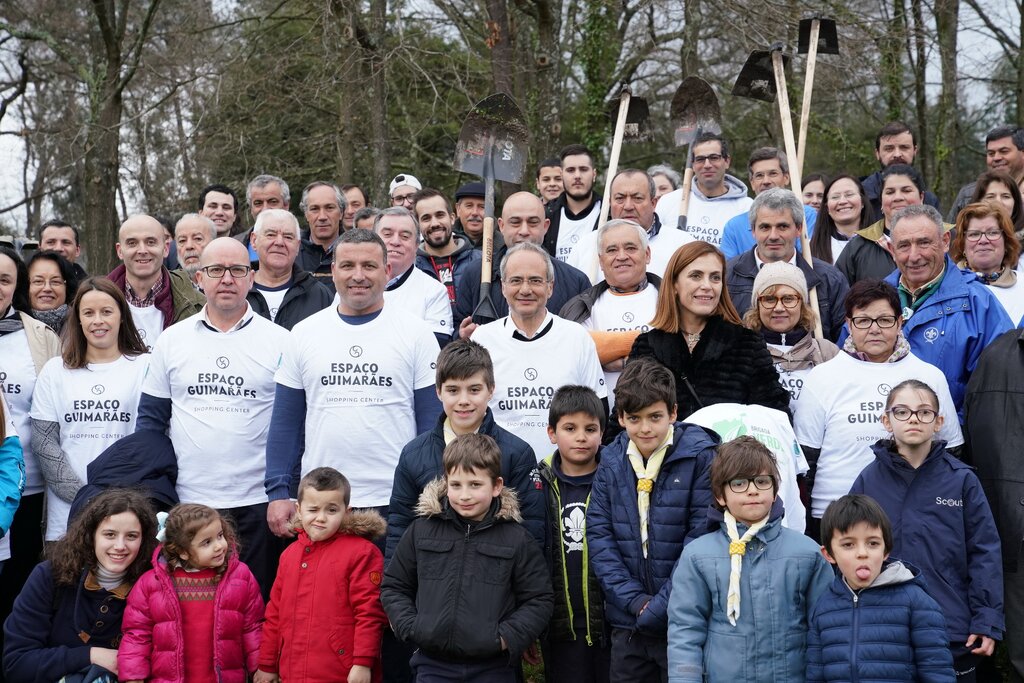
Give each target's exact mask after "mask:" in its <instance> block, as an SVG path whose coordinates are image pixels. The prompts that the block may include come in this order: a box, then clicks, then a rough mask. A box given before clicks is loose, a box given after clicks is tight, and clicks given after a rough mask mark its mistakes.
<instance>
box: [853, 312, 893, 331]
mask: <svg viewBox="0 0 1024 683" xmlns="http://www.w3.org/2000/svg"><path fill="white" fill-rule="evenodd" d="M850 322H852V323H853V326H854V327H856V328H857V329H858V330H870V329H871V325H872V324H876V325H878V326H879V327H880V328H882V329H883V330H887V329H889V328H890V327H895V326H896V316H894V315H881V316H879V317H877V318H867V317H864V318H851V319H850Z"/></svg>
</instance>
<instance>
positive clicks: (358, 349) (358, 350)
mask: <svg viewBox="0 0 1024 683" xmlns="http://www.w3.org/2000/svg"><path fill="white" fill-rule="evenodd" d="M348 355H350V356H352V357H353V358H359V356H361V355H363V347H362V346H353V347H352V348H351V349H349V350H348Z"/></svg>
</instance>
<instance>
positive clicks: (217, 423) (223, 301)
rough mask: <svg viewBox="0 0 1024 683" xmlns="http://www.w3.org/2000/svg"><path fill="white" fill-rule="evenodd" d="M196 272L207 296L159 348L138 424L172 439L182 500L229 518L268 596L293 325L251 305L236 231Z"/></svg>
mask: <svg viewBox="0 0 1024 683" xmlns="http://www.w3.org/2000/svg"><path fill="white" fill-rule="evenodd" d="M196 277H197V279H198V281H199V285H200V286H201V287H202V288H203V291H205V292H206V295H207V297H208V301H207V303H206V306H204V307H203V308H202V310H201V311H200V312H199V314H198V315H196V316H195V317H194V318H193V319H192V320H189V321H187V322H184V323H182V324H180V325H175V326H173V327H172V328H170V329H169V330H167V331H166V332H164V334H162V335H161V336H160V339H159V340H158V341H157V342H156V344H155V346H154V347H153V355H152V358H151V359H150V364H149V372H148V373H147V374H146V379H145V382H144V383H143V386H142V399H141V401H140V402H139V418H138V426H137V428H136V429H137V431H153V432H159V433H161V434H167V436H168V437H169V438H170V440H171V443H172V444H173V445H174V452H175V454H176V455H177V459H178V481H177V485H176V487H175V488H176V489H177V492H178V498H179V499H180V500H181V502H182V503H201V504H203V505H209V506H210V507H214V508H217V509H218V510H220V511H221V512H224V513H226V514H229V515H230V516H231V518H232V519H233V520H234V522H235V526H236V527H237V529H238V534H239V536H240V537H241V547H242V551H241V560H242V561H243V562H245V563H246V564H247V565H248V566H249V569H251V570H252V573H253V575H254V576H255V577H256V580H257V582H258V583H259V584H260V588H261V589H262V590H263V595H264V598H266V597H267V596H269V594H270V586H271V584H272V583H273V580H274V575H275V573H276V568H277V561H276V557H277V551H278V550H279V548H278V547H277V544H276V542H275V541H274V540H273V537H272V535H271V534H270V531H269V529H268V528H267V525H266V522H265V521H264V520H265V519H266V517H267V494H266V491H265V490H264V488H263V478H264V470H265V467H266V459H265V453H266V447H267V432H268V430H269V427H270V414H271V412H272V410H273V405H274V372H275V371H276V370H277V364H278V360H279V359H280V358H281V354H282V353H283V352H284V349H285V346H286V344H287V343H288V331H287V330H285V329H284V328H283V327H280V326H279V325H275V324H274V323H272V322H270V321H269V320H267V319H266V318H264V317H262V316H260V315H257V314H256V313H255V312H254V311H253V310H252V308H251V307H250V306H249V304H248V303H247V302H246V298H245V297H246V295H247V294H248V293H249V289H250V288H251V287H252V282H253V271H252V268H251V266H250V265H249V250H248V249H246V248H245V246H244V245H242V243H241V242H239V241H237V240H235V239H234V238H231V237H218V238H217V239H215V240H213V241H212V242H210V243H209V244H208V245H207V246H206V248H205V249H203V253H202V255H201V256H200V263H199V270H198V274H197V275H196Z"/></svg>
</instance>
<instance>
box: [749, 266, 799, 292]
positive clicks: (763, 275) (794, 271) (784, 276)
mask: <svg viewBox="0 0 1024 683" xmlns="http://www.w3.org/2000/svg"><path fill="white" fill-rule="evenodd" d="M772 285H786V286H788V287H792V288H793V289H795V290H796V293H797V294H799V295H800V297H801V298H802V299H803V300H804V301H807V278H805V277H804V272H803V271H802V270H800V269H799V268H797V267H796V266H794V265H793V264H791V263H786V262H785V261H775V262H774V263H766V264H764V265H763V266H761V271H760V272H759V273H758V274H757V277H756V278H754V291H753V298H754V300H755V301H756V300H757V298H758V297H760V296H761V293H762V292H764V290H766V289H768V288H769V287H771V286H772Z"/></svg>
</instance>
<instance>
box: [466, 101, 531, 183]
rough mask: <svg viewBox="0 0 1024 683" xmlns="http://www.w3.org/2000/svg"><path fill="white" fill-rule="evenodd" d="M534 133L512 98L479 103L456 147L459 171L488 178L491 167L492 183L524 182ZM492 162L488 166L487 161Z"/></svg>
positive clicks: (467, 118) (468, 119)
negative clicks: (486, 169) (487, 172)
mask: <svg viewBox="0 0 1024 683" xmlns="http://www.w3.org/2000/svg"><path fill="white" fill-rule="evenodd" d="M529 146H530V131H529V129H528V127H527V125H526V117H524V116H523V112H522V111H521V110H520V109H519V106H518V105H517V104H516V103H515V100H513V99H512V98H511V97H509V96H508V95H506V94H505V93H496V94H494V95H490V96H489V97H486V98H484V99H483V100H481V101H479V102H477V104H476V106H475V107H473V110H472V111H471V112H469V115H468V116H467V117H466V120H465V121H463V123H462V130H461V131H460V132H459V141H458V142H457V143H456V145H455V163H454V167H455V170H456V171H461V172H463V173H468V174H469V175H475V176H478V177H480V178H484V179H485V180H486V178H485V166H489V167H490V172H491V179H492V180H504V181H506V182H509V183H519V182H522V179H523V176H524V174H525V173H526V157H527V154H528V152H529ZM488 158H489V159H490V163H488V164H485V160H487V159H488Z"/></svg>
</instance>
